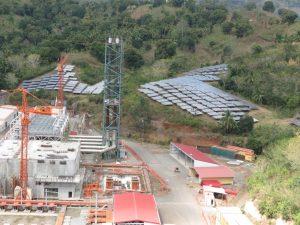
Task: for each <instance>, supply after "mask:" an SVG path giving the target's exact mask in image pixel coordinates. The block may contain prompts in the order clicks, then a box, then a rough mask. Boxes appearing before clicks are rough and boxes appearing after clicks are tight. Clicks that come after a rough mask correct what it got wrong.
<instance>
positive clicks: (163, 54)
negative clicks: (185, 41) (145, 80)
mask: <svg viewBox="0 0 300 225" xmlns="http://www.w3.org/2000/svg"><path fill="white" fill-rule="evenodd" d="M175 54H176V44H175V43H174V42H173V41H171V40H161V41H159V42H158V43H157V46H156V50H155V58H156V59H164V58H168V57H171V56H174V55H175Z"/></svg>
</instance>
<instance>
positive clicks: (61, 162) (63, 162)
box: [59, 161, 67, 165]
mask: <svg viewBox="0 0 300 225" xmlns="http://www.w3.org/2000/svg"><path fill="white" fill-rule="evenodd" d="M59 164H60V165H67V162H66V161H60V162H59Z"/></svg>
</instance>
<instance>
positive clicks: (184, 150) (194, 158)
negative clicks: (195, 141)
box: [170, 143, 218, 167]
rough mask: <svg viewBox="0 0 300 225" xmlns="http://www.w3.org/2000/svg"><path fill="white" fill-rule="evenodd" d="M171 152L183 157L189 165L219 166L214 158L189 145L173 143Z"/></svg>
mask: <svg viewBox="0 0 300 225" xmlns="http://www.w3.org/2000/svg"><path fill="white" fill-rule="evenodd" d="M170 152H171V153H173V154H176V155H177V157H178V158H181V159H182V160H183V161H184V163H185V165H186V166H189V167H213V166H218V165H217V162H216V161H215V160H213V159H212V158H210V157H208V156H206V155H205V154H204V153H202V152H200V151H199V150H198V149H197V148H195V147H193V146H189V145H184V144H178V143H171V145H170Z"/></svg>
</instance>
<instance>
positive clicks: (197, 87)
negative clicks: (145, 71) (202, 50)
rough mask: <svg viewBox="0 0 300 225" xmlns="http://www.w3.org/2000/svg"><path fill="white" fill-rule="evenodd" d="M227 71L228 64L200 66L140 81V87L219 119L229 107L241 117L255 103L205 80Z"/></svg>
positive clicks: (193, 111)
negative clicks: (144, 82) (152, 80)
mask: <svg viewBox="0 0 300 225" xmlns="http://www.w3.org/2000/svg"><path fill="white" fill-rule="evenodd" d="M208 71H209V74H207V72H208ZM226 71H227V65H226V64H222V65H217V66H213V67H205V68H199V69H197V70H193V71H191V72H188V73H185V74H184V75H185V76H182V77H178V78H173V79H167V80H161V81H157V82H150V83H147V84H144V85H141V87H140V89H139V91H140V92H142V93H144V94H145V95H147V96H148V97H149V98H151V99H153V100H154V101H157V102H159V103H161V104H162V105H166V106H171V105H177V106H178V107H180V108H181V109H183V110H186V111H188V112H189V113H191V114H192V115H195V116H197V115H202V114H207V115H209V116H211V117H213V118H214V119H216V120H219V119H221V118H222V117H223V116H224V114H225V112H226V111H230V112H231V115H232V116H233V118H234V119H235V120H239V119H240V118H241V117H242V116H244V115H245V113H247V112H249V111H250V110H252V109H256V106H255V105H253V104H251V103H249V102H247V101H244V100H241V99H239V98H238V97H235V96H233V95H231V94H228V93H226V92H224V91H222V90H220V89H218V88H215V87H213V86H211V85H209V84H208V83H205V82H203V81H216V80H219V77H218V74H220V73H221V72H226Z"/></svg>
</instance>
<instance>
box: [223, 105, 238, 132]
mask: <svg viewBox="0 0 300 225" xmlns="http://www.w3.org/2000/svg"><path fill="white" fill-rule="evenodd" d="M220 123H221V128H222V130H223V131H224V132H225V133H227V134H229V133H232V132H233V131H235V130H236V129H237V127H238V126H237V123H236V122H235V120H234V119H233V117H232V115H231V113H230V111H226V113H225V115H224V117H223V118H222V119H221V120H220Z"/></svg>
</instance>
